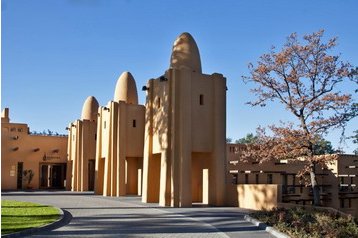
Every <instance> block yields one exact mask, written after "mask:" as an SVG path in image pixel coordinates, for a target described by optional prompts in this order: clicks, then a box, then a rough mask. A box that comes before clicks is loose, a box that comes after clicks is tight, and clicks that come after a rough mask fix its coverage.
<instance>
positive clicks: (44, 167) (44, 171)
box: [40, 165, 49, 187]
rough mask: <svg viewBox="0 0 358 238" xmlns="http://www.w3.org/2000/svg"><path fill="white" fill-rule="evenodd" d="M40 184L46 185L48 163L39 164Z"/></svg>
mask: <svg viewBox="0 0 358 238" xmlns="http://www.w3.org/2000/svg"><path fill="white" fill-rule="evenodd" d="M40 179H41V181H40V186H41V187H48V182H49V181H48V179H49V178H48V165H41V174H40Z"/></svg>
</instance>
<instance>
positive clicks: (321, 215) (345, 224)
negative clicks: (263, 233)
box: [250, 207, 358, 238]
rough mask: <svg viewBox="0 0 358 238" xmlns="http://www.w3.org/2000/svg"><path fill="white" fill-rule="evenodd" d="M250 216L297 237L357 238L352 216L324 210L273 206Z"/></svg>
mask: <svg viewBox="0 0 358 238" xmlns="http://www.w3.org/2000/svg"><path fill="white" fill-rule="evenodd" d="M250 215H251V216H252V217H254V218H256V219H258V220H260V221H262V222H264V223H266V224H267V225H269V226H273V227H275V228H276V229H278V230H279V231H281V232H284V233H287V234H288V235H290V236H292V237H297V238H306V237H307V238H308V237H313V238H321V237H324V238H346V237H351V238H354V237H355V238H358V226H357V223H356V222H355V221H354V219H353V217H351V216H348V217H342V216H339V215H337V214H332V213H329V212H324V211H318V210H313V211H307V210H305V209H303V208H301V207H295V208H292V209H285V208H274V209H273V210H271V211H259V212H255V213H252V214H250Z"/></svg>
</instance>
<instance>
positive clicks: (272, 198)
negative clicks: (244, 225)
mask: <svg viewBox="0 0 358 238" xmlns="http://www.w3.org/2000/svg"><path fill="white" fill-rule="evenodd" d="M237 192H238V200H239V207H241V208H248V209H254V210H262V209H264V210H269V209H272V208H273V207H276V206H277V203H279V202H280V201H281V185H277V184H240V185H237Z"/></svg>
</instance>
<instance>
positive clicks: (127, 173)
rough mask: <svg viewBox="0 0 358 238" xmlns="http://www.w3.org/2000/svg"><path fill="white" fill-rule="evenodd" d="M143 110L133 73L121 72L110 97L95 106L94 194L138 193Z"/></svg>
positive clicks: (141, 152) (141, 154) (141, 159)
mask: <svg viewBox="0 0 358 238" xmlns="http://www.w3.org/2000/svg"><path fill="white" fill-rule="evenodd" d="M144 112H145V108H144V106H143V105H138V94H137V87H136V83H135V80H134V77H133V75H132V74H131V73H130V72H123V73H122V74H121V75H120V77H119V78H118V80H117V83H116V86H115V92H114V97H113V100H111V101H109V102H108V103H107V105H106V106H103V107H99V110H98V130H97V135H98V136H97V146H96V148H97V155H96V182H95V185H96V186H95V193H96V194H101V195H104V196H123V195H127V194H131V195H140V194H141V180H142V178H141V177H142V166H143V165H142V164H143V146H144V145H143V143H144V142H143V141H144Z"/></svg>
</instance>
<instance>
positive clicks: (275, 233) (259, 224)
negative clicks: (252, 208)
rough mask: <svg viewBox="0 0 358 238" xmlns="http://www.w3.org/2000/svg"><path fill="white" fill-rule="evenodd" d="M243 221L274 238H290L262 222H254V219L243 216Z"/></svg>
mask: <svg viewBox="0 0 358 238" xmlns="http://www.w3.org/2000/svg"><path fill="white" fill-rule="evenodd" d="M245 220H246V221H248V222H251V223H253V224H254V225H255V226H257V227H259V228H261V229H263V230H265V231H267V232H269V233H270V234H271V235H273V236H275V237H276V238H290V236H288V235H286V234H285V233H282V232H280V231H278V230H276V229H275V228H273V227H272V226H268V225H266V224H265V223H263V222H260V221H259V220H256V219H255V218H252V217H250V216H249V215H245Z"/></svg>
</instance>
